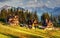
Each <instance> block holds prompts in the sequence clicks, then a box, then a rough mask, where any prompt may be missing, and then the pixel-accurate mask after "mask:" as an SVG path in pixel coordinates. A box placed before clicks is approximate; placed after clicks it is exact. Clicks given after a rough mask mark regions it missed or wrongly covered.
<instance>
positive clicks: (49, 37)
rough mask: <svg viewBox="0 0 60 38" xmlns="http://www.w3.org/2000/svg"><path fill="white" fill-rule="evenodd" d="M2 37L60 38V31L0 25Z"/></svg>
mask: <svg viewBox="0 0 60 38" xmlns="http://www.w3.org/2000/svg"><path fill="white" fill-rule="evenodd" d="M1 33H3V34H1ZM0 36H1V37H6V38H60V30H50V31H49V30H46V31H45V30H42V29H28V28H25V27H19V26H7V25H2V24H0ZM1 37H0V38H1Z"/></svg>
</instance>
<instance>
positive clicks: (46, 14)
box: [41, 13, 50, 20]
mask: <svg viewBox="0 0 60 38" xmlns="http://www.w3.org/2000/svg"><path fill="white" fill-rule="evenodd" d="M45 19H48V20H49V19H50V16H49V14H48V13H43V14H42V16H41V20H45Z"/></svg>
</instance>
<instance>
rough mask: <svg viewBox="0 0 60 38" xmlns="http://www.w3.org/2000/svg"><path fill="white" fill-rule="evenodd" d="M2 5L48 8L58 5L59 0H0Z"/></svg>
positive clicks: (59, 5)
mask: <svg viewBox="0 0 60 38" xmlns="http://www.w3.org/2000/svg"><path fill="white" fill-rule="evenodd" d="M4 5H9V6H15V7H18V6H20V7H23V8H25V7H33V8H35V7H42V6H44V5H45V6H47V7H49V8H54V7H60V0H0V7H2V6H4Z"/></svg>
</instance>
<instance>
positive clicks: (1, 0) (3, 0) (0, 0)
mask: <svg viewBox="0 0 60 38" xmlns="http://www.w3.org/2000/svg"><path fill="white" fill-rule="evenodd" d="M6 1H10V0H0V2H6Z"/></svg>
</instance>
